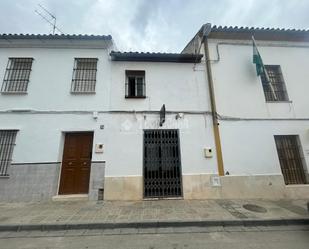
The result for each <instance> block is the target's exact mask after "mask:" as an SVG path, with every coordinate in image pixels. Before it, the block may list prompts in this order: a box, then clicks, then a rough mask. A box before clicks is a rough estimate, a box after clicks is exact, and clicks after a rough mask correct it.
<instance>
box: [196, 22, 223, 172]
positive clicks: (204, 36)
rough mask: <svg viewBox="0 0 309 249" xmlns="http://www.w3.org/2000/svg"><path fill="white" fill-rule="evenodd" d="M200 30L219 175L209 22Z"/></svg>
mask: <svg viewBox="0 0 309 249" xmlns="http://www.w3.org/2000/svg"><path fill="white" fill-rule="evenodd" d="M201 31H202V41H201V43H203V44H204V53H205V62H206V63H205V66H206V72H207V81H208V88H209V96H210V104H211V113H212V121H213V131H214V138H215V145H216V155H217V164H218V173H219V176H224V166H223V156H222V148H221V140H220V131H219V120H218V114H217V107H216V99H215V93H214V86H213V78H212V71H211V60H210V57H209V47H208V35H209V33H210V32H211V24H210V23H207V24H204V25H203V27H202V29H201Z"/></svg>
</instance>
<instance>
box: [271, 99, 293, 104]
mask: <svg viewBox="0 0 309 249" xmlns="http://www.w3.org/2000/svg"><path fill="white" fill-rule="evenodd" d="M269 103H270V104H272V103H276V104H277V103H293V101H292V100H281V101H266V104H269Z"/></svg>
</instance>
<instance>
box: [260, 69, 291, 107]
mask: <svg viewBox="0 0 309 249" xmlns="http://www.w3.org/2000/svg"><path fill="white" fill-rule="evenodd" d="M265 69H266V71H267V74H268V77H269V82H268V80H267V77H266V76H265V74H262V75H261V80H262V85H263V89H264V95H265V99H266V101H288V100H289V97H288V93H287V91H286V87H285V83H284V80H283V75H282V72H281V68H280V66H277V65H265Z"/></svg>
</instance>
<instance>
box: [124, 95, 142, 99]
mask: <svg viewBox="0 0 309 249" xmlns="http://www.w3.org/2000/svg"><path fill="white" fill-rule="evenodd" d="M125 98H126V99H146V96H125Z"/></svg>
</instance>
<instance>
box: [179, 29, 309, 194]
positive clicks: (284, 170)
mask: <svg viewBox="0 0 309 249" xmlns="http://www.w3.org/2000/svg"><path fill="white" fill-rule="evenodd" d="M207 31H209V24H206V25H204V26H203V27H202V28H201V30H200V31H199V32H198V33H197V34H196V36H195V37H194V38H193V39H192V40H191V41H190V42H189V43H188V45H187V46H186V47H185V48H184V50H183V53H202V54H205V55H206V58H207V60H208V64H207V66H208V67H210V71H211V72H210V73H211V75H212V83H213V95H214V97H215V103H216V114H217V115H216V116H217V121H218V129H219V132H220V142H221V150H222V161H223V168H224V174H225V176H221V177H220V179H221V187H219V191H213V189H212V190H211V191H209V189H208V188H206V187H203V186H202V184H204V182H203V183H202V182H201V187H199V190H200V191H201V193H203V192H211V193H212V194H211V196H212V197H214V198H229V197H233V198H255V197H260V198H285V197H290V198H308V196H309V185H306V184H307V183H308V182H309V174H308V169H309V168H308V165H309V111H308V106H309V99H308V97H307V95H306V91H307V89H308V87H309V85H308V77H309V71H308V65H309V57H308V55H309V31H305V30H279V29H254V28H237V27H217V26H214V27H211V31H210V32H209V33H208V34H207ZM205 32H206V36H205ZM252 37H254V39H255V41H256V46H257V48H258V50H259V53H260V55H261V57H262V58H263V62H264V65H265V70H266V72H267V74H268V76H267V77H268V79H267V77H265V74H264V73H262V74H261V75H260V76H257V72H256V66H255V65H254V64H253V59H252V57H253V52H252V48H253V41H252ZM201 43H203V44H204V45H203V46H200V45H201ZM199 49H200V51H199ZM207 54H208V56H207ZM208 69H209V68H208ZM226 174H228V175H226ZM204 186H205V185H204ZM206 186H207V185H206ZM199 190H198V191H199Z"/></svg>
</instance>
